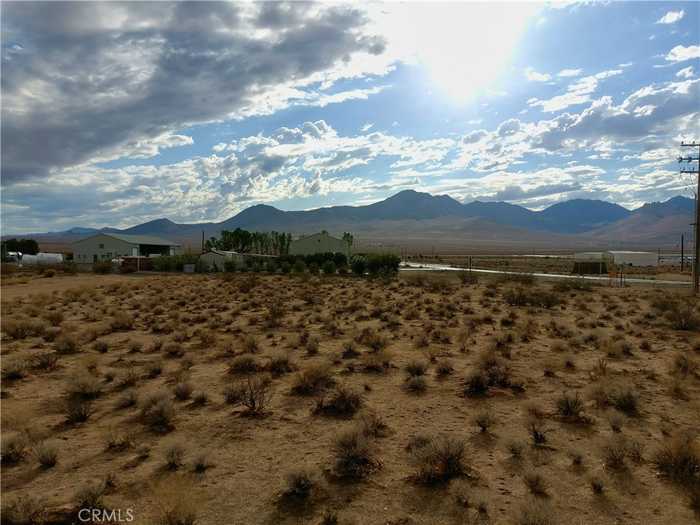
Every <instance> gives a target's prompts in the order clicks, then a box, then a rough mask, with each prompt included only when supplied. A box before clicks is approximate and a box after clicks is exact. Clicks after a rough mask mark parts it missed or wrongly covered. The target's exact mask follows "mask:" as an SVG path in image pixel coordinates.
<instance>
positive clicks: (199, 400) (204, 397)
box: [192, 392, 209, 406]
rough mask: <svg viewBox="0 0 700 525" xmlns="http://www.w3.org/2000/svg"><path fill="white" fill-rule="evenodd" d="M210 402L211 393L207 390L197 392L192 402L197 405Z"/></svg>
mask: <svg viewBox="0 0 700 525" xmlns="http://www.w3.org/2000/svg"><path fill="white" fill-rule="evenodd" d="M208 402H209V394H207V393H206V392H197V393H195V394H194V395H193V396H192V403H194V404H195V406H204V405H206V404H207V403H208Z"/></svg>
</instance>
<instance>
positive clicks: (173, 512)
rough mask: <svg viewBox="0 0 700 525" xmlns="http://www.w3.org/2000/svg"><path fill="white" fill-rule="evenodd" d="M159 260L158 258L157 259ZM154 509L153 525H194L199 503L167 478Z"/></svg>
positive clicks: (182, 483) (185, 486)
mask: <svg viewBox="0 0 700 525" xmlns="http://www.w3.org/2000/svg"><path fill="white" fill-rule="evenodd" d="M158 259H160V257H158ZM153 498H154V506H155V509H156V520H155V525H195V524H196V523H199V521H198V519H197V514H198V511H199V508H201V506H202V505H201V503H200V502H199V500H200V496H199V493H198V492H197V491H196V490H195V487H194V486H193V485H192V482H191V481H190V480H189V479H187V478H184V477H179V476H169V477H168V478H165V479H164V480H163V481H162V482H160V483H159V484H157V485H156V486H155V487H154V490H153Z"/></svg>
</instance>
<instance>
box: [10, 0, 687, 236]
mask: <svg viewBox="0 0 700 525" xmlns="http://www.w3.org/2000/svg"><path fill="white" fill-rule="evenodd" d="M2 11H3V12H2V15H3V16H2V67H3V75H2V96H3V107H2V145H3V155H2V229H3V233H8V232H11V233H23V232H33V231H46V230H61V229H66V228H69V227H72V226H77V225H80V226H97V227H100V226H107V225H109V226H118V227H125V226H130V225H134V224H137V223H140V222H144V221H146V220H151V219H155V218H160V217H168V218H170V219H172V220H174V221H176V222H198V221H219V220H223V219H226V218H228V217H230V216H232V215H234V214H235V213H237V212H239V211H241V210H242V209H244V208H246V207H248V206H250V205H253V204H257V203H267V204H271V205H274V206H277V207H279V208H281V209H290V210H291V209H308V208H314V207H319V206H328V205H333V204H364V203H370V202H374V201H377V200H380V199H382V198H385V197H387V196H389V195H392V194H394V193H396V192H398V191H400V190H403V189H409V188H410V189H416V190H420V191H428V192H431V193H439V194H443V193H444V194H448V195H451V196H452V197H454V198H456V199H458V200H461V201H464V202H468V201H471V200H475V199H480V200H504V201H508V202H513V203H517V204H521V205H524V206H527V207H530V208H533V209H539V208H542V207H545V206H547V205H550V204H552V203H555V202H558V201H561V200H567V199H571V198H578V197H585V198H599V199H605V200H609V201H614V202H618V203H620V204H622V205H624V206H628V207H636V206H639V205H640V204H642V203H644V202H648V201H654V200H665V199H667V198H669V197H672V196H674V195H678V194H685V195H690V190H689V184H688V183H689V181H688V180H687V179H684V178H683V177H681V176H679V174H678V169H677V168H678V166H677V163H676V161H675V158H676V156H677V155H678V153H679V148H678V145H679V142H680V140H682V139H692V138H700V128H699V124H698V123H699V122H700V121H699V119H698V117H699V116H700V80H698V79H699V77H698V74H699V73H700V42H699V39H700V36H699V33H700V30H699V27H700V12H699V11H700V10H699V5H698V3H697V2H605V3H603V2H591V3H576V2H573V3H552V4H535V3H522V2H518V3H498V2H493V3H489V4H486V3H480V4H477V3H444V4H434V3H433V4H420V3H409V4H405V3H404V4H398V3H382V4H368V5H356V4H352V5H351V4H347V5H343V4H333V5H329V4H302V3H292V4H283V3H272V2H266V3H246V4H243V3H217V4H211V3H207V4H201V3H192V4H189V3H180V4H171V3H165V2H151V3H123V4H122V3H90V2H82V3H77V4H63V3H59V2H55V3H52V4H50V5H49V6H48V7H47V6H46V4H44V5H42V4H34V3H32V2H21V3H20V2H17V3H14V2H9V3H3V4H2Z"/></svg>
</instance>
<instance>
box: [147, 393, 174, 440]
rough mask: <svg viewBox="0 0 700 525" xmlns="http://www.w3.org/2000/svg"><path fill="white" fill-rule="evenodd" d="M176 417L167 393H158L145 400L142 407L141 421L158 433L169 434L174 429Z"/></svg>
mask: <svg viewBox="0 0 700 525" xmlns="http://www.w3.org/2000/svg"><path fill="white" fill-rule="evenodd" d="M174 417H175V407H174V406H173V402H172V400H171V399H170V396H168V395H167V394H166V393H165V392H156V393H154V394H151V395H150V396H148V397H147V398H145V399H144V401H143V404H142V405H141V419H142V420H143V422H144V423H145V424H146V425H148V426H149V427H150V428H151V429H152V430H154V431H156V432H167V431H168V430H170V429H171V428H172V426H173V425H172V420H173V418H174Z"/></svg>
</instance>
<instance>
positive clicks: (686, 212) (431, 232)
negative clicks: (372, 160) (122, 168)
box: [4, 190, 694, 249]
mask: <svg viewBox="0 0 700 525" xmlns="http://www.w3.org/2000/svg"><path fill="white" fill-rule="evenodd" d="M693 211H694V201H693V200H692V199H688V198H686V197H681V196H678V197H673V198H672V199H669V200H668V201H665V202H653V203H648V204H644V205H643V206H641V207H640V208H637V209H634V210H628V209H627V208H624V207H622V206H620V205H618V204H613V203H610V202H605V201H600V200H592V199H574V200H569V201H564V202H560V203H557V204H554V205H552V206H549V207H547V208H545V209H543V210H541V211H533V210H530V209H527V208H524V207H522V206H518V205H515V204H509V203H506V202H480V201H474V202H470V203H467V204H462V203H460V202H459V201H457V200H455V199H453V198H451V197H449V196H447V195H431V194H429V193H422V192H417V191H413V190H405V191H401V192H399V193H397V194H395V195H393V196H391V197H389V198H387V199H385V200H382V201H379V202H376V203H373V204H369V205H366V206H331V207H327V208H318V209H314V210H307V211H283V210H279V209H277V208H275V207H273V206H268V205H264V204H259V205H255V206H252V207H250V208H247V209H245V210H243V211H241V212H240V213H238V214H236V215H234V216H233V217H231V218H229V219H226V220H224V221H222V222H207V223H196V224H178V223H175V222H173V221H171V220H169V219H165V218H163V219H156V220H153V221H149V222H145V223H143V224H138V225H136V226H132V227H130V228H126V229H116V228H101V229H94V228H84V227H76V228H71V229H70V230H66V231H62V232H49V233H37V234H24V235H22V237H32V238H35V239H37V240H38V241H40V242H42V241H43V242H45V243H61V242H63V243H69V242H73V241H75V240H77V239H79V238H83V237H85V236H88V235H92V234H95V233H99V232H106V233H109V232H112V233H125V234H134V235H136V234H139V235H154V236H159V237H164V238H168V239H171V240H174V241H179V242H181V243H182V244H183V245H187V246H191V247H195V248H197V247H199V245H200V243H201V238H202V234H204V236H205V237H207V238H208V237H211V236H215V235H217V234H218V233H219V232H220V231H221V230H232V229H235V228H244V229H248V230H253V231H254V230H258V231H269V230H277V231H286V232H290V233H292V234H295V235H299V234H307V233H313V232H316V231H320V230H327V231H329V232H331V233H338V234H339V233H342V232H343V231H350V232H353V234H355V237H356V239H359V240H361V241H362V242H365V243H368V244H383V245H394V246H405V247H408V246H409V245H413V246H414V247H419V246H433V247H435V246H439V247H441V248H443V249H445V248H447V247H450V248H457V247H459V246H461V245H465V244H468V245H479V246H484V247H488V246H492V247H495V246H501V245H502V246H503V247H506V246H513V247H517V246H521V247H522V248H523V249H524V248H525V247H526V246H527V247H528V248H529V247H532V248H533V249H534V248H544V247H552V246H555V245H556V246H557V247H561V248H562V249H564V248H573V247H583V246H617V247H620V248H624V247H633V246H634V247H646V248H650V247H654V248H656V247H658V248H668V247H671V246H676V245H677V244H678V242H679V238H680V235H681V234H682V233H685V234H686V238H688V239H690V234H691V232H692V228H691V226H690V223H691V222H692V215H693ZM4 237H11V236H9V235H5V236H4Z"/></svg>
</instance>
